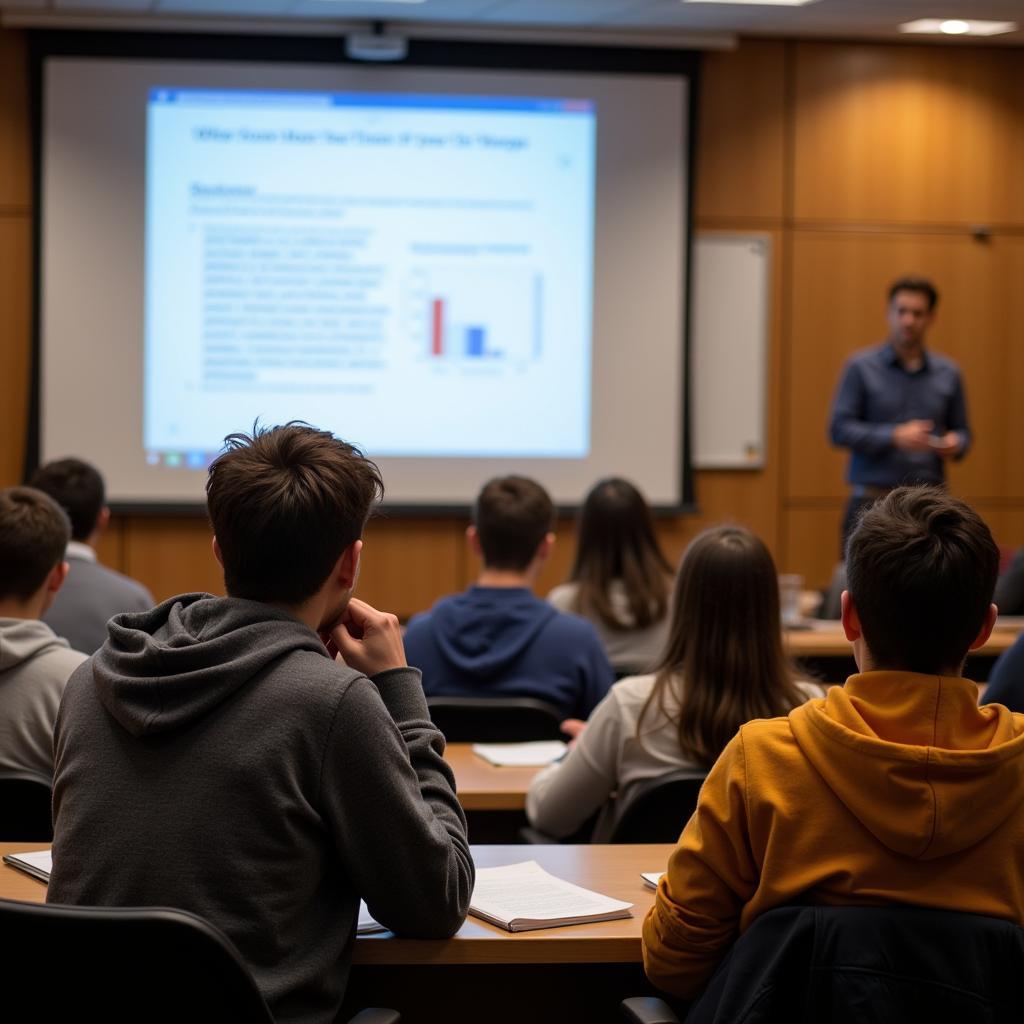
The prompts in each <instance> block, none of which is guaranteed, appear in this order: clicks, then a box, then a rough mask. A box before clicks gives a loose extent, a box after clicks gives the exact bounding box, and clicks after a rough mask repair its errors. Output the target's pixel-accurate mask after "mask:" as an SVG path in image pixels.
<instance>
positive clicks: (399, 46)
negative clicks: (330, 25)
mask: <svg viewBox="0 0 1024 1024" xmlns="http://www.w3.org/2000/svg"><path fill="white" fill-rule="evenodd" d="M408 53H409V41H408V39H406V38H405V37H404V36H387V35H384V34H383V33H373V34H370V33H368V32H367V33H361V34H356V35H350V36H345V56H346V57H348V58H349V59H350V60H375V61H396V60H405V58H406V56H407V55H408Z"/></svg>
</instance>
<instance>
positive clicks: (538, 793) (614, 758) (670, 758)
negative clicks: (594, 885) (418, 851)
mask: <svg viewBox="0 0 1024 1024" xmlns="http://www.w3.org/2000/svg"><path fill="white" fill-rule="evenodd" d="M816 696H821V690H820V688H819V687H817V686H815V685H813V684H810V683H802V682H797V681H796V680H795V679H794V678H793V673H792V669H791V667H790V664H789V662H788V660H787V658H786V655H785V652H784V651H783V648H782V626H781V621H780V615H779V584H778V576H777V573H776V570H775V563H774V562H773V561H772V556H771V554H770V553H769V552H768V549H767V548H766V547H765V546H764V544H763V543H762V542H761V540H759V539H758V538H757V537H756V536H754V534H752V533H750V531H749V530H745V529H743V528H742V527H738V526H719V527H716V528H714V529H711V530H707V531H705V532H704V533H702V534H700V535H699V536H698V537H697V538H696V539H695V540H694V541H693V543H692V544H691V545H690V547H689V548H688V550H687V552H686V555H685V557H684V558H683V562H682V565H681V566H680V569H679V575H678V577H677V579H676V585H675V591H674V594H673V599H672V614H671V620H670V626H669V637H668V642H667V644H666V647H665V650H664V652H663V654H662V657H661V659H660V662H659V664H658V667H657V669H656V671H655V672H654V673H653V674H651V675H642V676H633V677H630V678H627V679H623V680H621V681H620V682H618V683H616V684H615V686H613V687H612V689H611V692H610V693H609V694H608V696H607V697H606V698H605V699H604V700H603V701H602V702H601V703H600V704H599V705H598V706H597V708H595V709H594V713H593V714H592V715H591V717H590V721H589V723H588V724H587V727H586V729H585V730H584V732H583V733H582V735H581V736H580V738H579V740H578V742H577V743H576V745H575V747H574V748H573V749H572V750H571V751H570V752H569V754H568V756H567V757H566V758H565V759H564V760H563V761H562V762H561V763H559V764H556V765H553V766H552V767H550V768H548V769H546V770H545V771H544V772H542V773H541V774H539V775H538V776H537V777H536V778H535V779H534V781H533V784H532V785H531V787H530V791H529V794H528V795H527V799H526V813H527V815H528V817H529V819H530V822H531V824H533V825H534V826H535V827H537V828H539V829H541V831H543V832H546V833H548V834H549V835H553V836H565V835H569V834H570V833H572V832H574V831H575V830H576V829H578V828H579V827H580V825H582V824H583V822H584V821H586V819H587V818H588V817H590V815H591V814H593V813H594V811H596V810H597V809H598V808H601V807H602V806H603V807H604V810H603V811H602V814H601V817H600V819H599V821H598V825H597V828H596V831H595V835H596V836H601V835H604V834H606V833H607V832H608V831H609V830H610V827H611V825H612V823H613V822H614V820H615V818H616V817H617V815H618V812H619V809H620V808H621V807H622V806H623V804H624V802H625V801H626V800H627V799H628V798H629V796H630V794H631V793H632V792H633V791H634V789H635V787H636V786H638V785H639V784H640V783H642V782H645V781H647V780H649V779H651V778H655V777H657V776H659V775H663V774H665V773H666V772H670V771H674V770H676V769H679V768H692V769H693V774H694V776H695V777H700V776H702V775H704V774H706V773H707V771H708V769H709V768H710V767H711V766H712V765H713V764H714V763H715V760H716V759H717V757H718V755H719V754H720V753H721V752H722V750H723V749H724V748H725V746H726V744H727V743H728V742H729V740H731V739H732V737H733V736H734V735H735V734H736V731H737V730H738V729H739V727H740V726H741V725H743V724H744V723H746V722H748V721H750V720H751V719H754V718H773V717H776V716H778V715H785V714H787V713H788V712H789V711H790V710H791V709H792V708H794V707H796V706H797V705H799V704H802V703H803V702H804V701H805V700H807V699H808V698H809V697H816ZM613 795H614V799H612V797H613Z"/></svg>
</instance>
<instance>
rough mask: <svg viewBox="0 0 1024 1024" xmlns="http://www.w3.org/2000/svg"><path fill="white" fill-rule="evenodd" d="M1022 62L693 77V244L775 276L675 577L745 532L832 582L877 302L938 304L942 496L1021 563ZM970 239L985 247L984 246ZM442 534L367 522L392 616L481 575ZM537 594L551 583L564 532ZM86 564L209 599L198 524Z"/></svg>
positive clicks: (10, 311)
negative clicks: (743, 466) (752, 385)
mask: <svg viewBox="0 0 1024 1024" xmlns="http://www.w3.org/2000/svg"><path fill="white" fill-rule="evenodd" d="M26 73H27V72H26V46H25V40H24V37H23V36H22V35H21V34H20V33H17V32H12V31H3V30H0V311H2V317H0V437H2V440H0V485H5V484H9V483H14V482H17V481H18V480H19V479H20V476H21V465H22V455H23V450H24V439H25V424H26V417H27V409H28V381H29V352H30V324H29V318H30V301H31V253H30V244H31V215H32V202H33V198H32V195H31V174H30V139H29V124H28V98H27V94H28V89H27V78H26ZM1022 181H1024V60H1022V59H1021V51H1020V50H1019V49H1009V48H1007V49H1001V48H991V47H984V48H970V47H964V46H949V47H943V46H935V45H928V46H909V45H876V44H853V43H815V42H787V41H774V40H772V41H750V40H748V41H744V42H743V43H742V44H741V45H740V47H739V48H738V49H737V50H735V51H733V52H729V53H713V54H709V55H708V56H707V57H706V59H705V62H704V77H703V82H702V88H701V102H700V117H699V123H698V150H697V177H696V183H695V188H696V193H695V218H696V227H697V228H698V229H699V230H703V231H714V230H723V231H736V230H751V231H768V232H770V233H771V234H772V237H773V240H774V243H775V245H774V252H775V253H776V254H777V258H776V260H775V266H774V284H773V292H774V300H775V301H774V319H773V324H772V360H771V377H770V380H771V389H770V396H769V397H770V401H769V434H768V442H769V454H768V461H767V464H766V466H765V468H764V469H763V470H759V471H755V472H749V471H742V472H741V471H737V472H701V473H698V474H697V478H696V486H697V498H698V502H699V504H700V506H701V512H700V514H699V515H697V516H694V517H686V518H681V519H670V520H663V521H661V522H660V523H659V531H660V534H661V536H662V538H663V540H664V543H665V546H666V549H667V551H668V553H669V554H670V555H671V557H672V558H674V559H675V558H678V557H679V555H680V554H681V553H682V551H683V549H684V548H685V545H686V543H687V542H688V541H689V539H690V538H691V537H692V536H693V535H694V534H695V533H696V532H697V531H698V530H700V529H702V528H704V527H705V526H706V525H708V524H710V523H714V522H719V521H721V520H725V519H728V520H731V521H734V522H741V523H744V524H746V525H748V526H750V527H751V528H752V529H754V530H756V531H757V532H758V533H759V534H761V535H762V536H763V537H764V538H765V540H766V541H767V542H768V543H769V545H770V546H771V547H772V549H773V551H774V552H775V555H776V558H777V560H778V562H779V565H780V568H781V569H783V570H785V571H790V572H800V573H803V574H804V576H805V577H806V578H807V580H808V582H809V583H811V584H815V585H818V584H823V583H824V582H825V581H826V580H827V579H828V577H829V575H830V572H831V567H832V563H833V561H834V559H835V557H836V553H837V548H838V524H839V519H840V515H841V511H842V506H843V501H844V496H845V488H844V484H843V469H844V466H845V458H844V455H843V453H841V452H837V451H835V450H833V449H831V448H830V447H829V445H828V442H827V438H826V418H827V414H828V408H829V403H830V400H831V395H832V391H833V389H834V387H835V383H836V378H837V374H838V372H839V369H840V367H841V365H842V363H843V361H844V359H845V358H846V357H847V356H848V355H849V353H850V352H852V351H853V350H855V349H857V348H860V347H863V346H865V345H869V344H872V343H874V342H876V341H878V340H880V338H881V337H882V335H883V332H884V320H883V316H884V306H885V297H884V292H885V286H886V284H887V282H888V281H889V280H891V279H892V278H893V277H895V276H897V275H898V274H901V273H904V272H907V271H916V272H922V273H925V274H928V275H930V276H932V277H934V278H935V279H936V281H937V282H938V284H939V287H940V289H941V291H942V300H941V304H940V307H939V315H938V319H937V322H936V325H935V328H934V332H933V337H932V344H933V345H934V347H935V348H937V349H939V350H941V351H944V352H948V353H949V354H950V355H952V356H954V357H955V358H956V359H957V360H958V361H959V362H960V363H961V366H962V367H963V370H964V375H965V378H966V384H967V393H968V401H969V405H970V413H971V417H972V421H973V426H974V430H975V448H974V450H973V451H972V452H971V453H970V455H969V456H968V457H967V458H966V459H965V460H964V461H963V463H962V464H960V465H957V466H955V467H953V472H952V474H951V486H952V488H953V489H954V491H956V492H957V493H959V494H963V495H964V496H966V497H968V498H969V499H970V500H972V501H973V502H974V503H975V504H976V505H977V507H978V508H979V510H980V511H982V513H983V514H984V515H985V516H986V517H987V518H988V520H989V522H990V523H991V525H992V527H993V530H994V531H995V533H996V536H997V538H998V539H999V541H1000V542H1001V543H1004V544H1008V545H1009V544H1014V545H1016V544H1024V445H1021V444H1019V443H1018V438H1020V437H1022V436H1024V403H1020V402H1017V401H1015V398H1016V395H1015V390H1016V388H1017V384H1018V382H1022V383H1024V287H1022V286H1021V282H1024V188H1022V187H1021V182H1022ZM979 229H982V230H979ZM463 530H464V524H463V523H462V522H456V521H454V520H451V519H445V518H438V519H415V520H403V519H395V518H390V517H386V518H381V519H378V520H376V521H374V522H373V523H372V524H371V526H370V528H369V530H368V532H367V537H366V555H365V559H364V567H363V576H362V580H361V583H360V590H361V593H362V595H363V596H364V597H365V598H366V599H367V600H369V601H371V602H374V603H376V604H379V605H381V606H383V607H387V608H389V609H390V610H393V611H395V612H397V613H399V614H402V615H407V614H410V613H412V612H414V611H416V610H418V609H420V608H423V607H425V606H427V605H429V604H430V603H431V602H432V601H433V600H434V599H435V598H436V597H437V596H439V595H441V594H443V593H447V592H450V591H452V590H455V589H458V588H460V587H462V586H463V585H465V584H466V583H467V582H468V581H469V580H470V579H472V577H473V573H474V571H475V566H474V565H473V561H472V558H471V556H470V555H469V553H468V551H467V549H466V546H465V543H464V538H463ZM559 533H560V535H561V540H560V543H559V544H558V545H557V546H556V549H555V554H554V556H553V558H552V561H551V564H550V565H549V567H548V569H547V571H546V573H545V576H544V578H543V579H542V580H541V588H542V589H546V588H547V587H549V586H552V585H554V584H555V583H556V582H559V581H560V580H561V579H563V578H564V575H565V573H566V571H567V568H568V564H569V562H570V560H571V557H572V546H573V545H572V527H571V524H570V523H564V524H560V529H559ZM101 557H103V558H104V560H105V561H107V562H108V564H111V565H114V566H115V567H117V568H120V569H121V570H122V571H124V572H127V573H129V574H131V575H133V576H136V577H138V578H139V579H141V580H143V581H144V582H145V583H146V584H147V585H148V586H149V587H150V588H151V589H152V590H153V592H154V593H155V594H156V595H157V597H166V596H168V595H169V594H172V593H174V592H177V591H184V590H190V589H210V590H214V591H216V590H218V589H219V588H220V586H221V582H220V575H219V572H218V571H217V566H216V564H215V563H214V561H213V557H212V554H211V553H210V547H209V531H208V528H207V526H206V524H205V523H204V522H203V521H202V520H199V519H184V520H179V519H159V518H158V519H146V518H130V519H124V520H121V521H118V522H115V523H114V524H113V526H112V529H111V531H110V532H109V534H108V535H107V537H106V538H105V540H104V543H103V547H102V551H101Z"/></svg>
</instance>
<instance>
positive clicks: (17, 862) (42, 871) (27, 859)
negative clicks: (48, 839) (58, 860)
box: [4, 850, 53, 882]
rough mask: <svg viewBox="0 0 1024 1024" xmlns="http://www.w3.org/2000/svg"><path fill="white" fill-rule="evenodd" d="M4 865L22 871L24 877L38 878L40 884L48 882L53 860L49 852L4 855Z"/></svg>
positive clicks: (38, 851)
mask: <svg viewBox="0 0 1024 1024" xmlns="http://www.w3.org/2000/svg"><path fill="white" fill-rule="evenodd" d="M4 863H5V864H10V866H11V867H12V868H17V869H18V870H19V871H24V872H25V874H26V875H31V876H32V877H33V878H38V879H39V880H40V881H41V882H49V880H50V872H51V871H52V870H53V858H52V856H51V854H50V851H49V850H36V851H34V852H32V853H6V854H4Z"/></svg>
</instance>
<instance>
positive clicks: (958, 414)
mask: <svg viewBox="0 0 1024 1024" xmlns="http://www.w3.org/2000/svg"><path fill="white" fill-rule="evenodd" d="M938 300H939V293H938V292H937V291H936V290H935V286H934V285H933V284H932V283H931V281H928V280H927V279H925V278H923V277H902V278H900V279H899V280H898V281H894V282H893V284H892V285H891V286H890V288H889V306H888V311H887V314H886V319H887V320H888V323H889V334H888V337H887V338H886V340H885V342H883V343H882V344H881V345H879V346H877V347H876V348H871V349H867V350H866V351H863V352H858V353H857V354H856V355H854V356H852V357H851V358H850V359H849V360H848V361H847V363H846V366H845V368H844V369H843V375H842V378H841V379H840V381H839V389H838V391H837V392H836V397H835V400H834V401H833V403H832V416H831V419H830V421H829V436H830V437H831V439H832V443H833V444H834V445H838V446H839V447H842V448H849V449H850V468H849V472H848V474H847V479H848V480H849V483H850V500H849V502H848V503H847V506H846V514H845V515H844V517H843V528H842V542H843V544H844V545H845V542H846V538H847V536H849V533H850V531H851V529H852V528H853V525H854V523H855V522H856V518H857V514H858V513H859V512H860V510H861V509H862V508H864V507H865V506H867V505H870V504H872V502H874V501H875V500H876V499H878V498H880V497H882V496H883V495H884V494H886V493H888V492H889V491H891V490H892V489H893V488H894V487H899V486H901V485H903V484H939V485H942V484H944V483H945V481H946V465H945V463H946V460H947V459H959V458H961V457H962V456H963V455H964V454H965V453H966V452H967V449H968V448H969V447H970V443H971V432H970V428H969V427H968V425H967V405H966V403H965V401H964V389H963V383H962V381H961V379H960V370H959V368H958V367H957V365H956V363H954V362H953V360H952V359H948V358H946V357H945V356H941V355H938V354H936V353H935V352H929V351H928V350H927V349H926V348H925V335H926V334H927V333H928V329H929V327H931V325H932V321H933V320H934V319H935V306H936V304H937V302H938Z"/></svg>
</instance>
